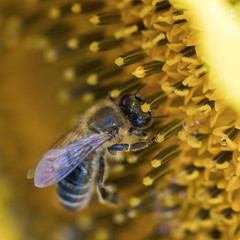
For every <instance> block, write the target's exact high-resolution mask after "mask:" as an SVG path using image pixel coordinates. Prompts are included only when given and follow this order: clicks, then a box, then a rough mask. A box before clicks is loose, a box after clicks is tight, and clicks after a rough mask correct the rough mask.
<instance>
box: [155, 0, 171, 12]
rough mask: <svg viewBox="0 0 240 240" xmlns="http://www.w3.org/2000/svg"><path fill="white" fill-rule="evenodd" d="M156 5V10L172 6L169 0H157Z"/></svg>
mask: <svg viewBox="0 0 240 240" xmlns="http://www.w3.org/2000/svg"><path fill="white" fill-rule="evenodd" d="M154 5H155V12H160V11H164V10H168V9H169V8H170V7H171V4H170V3H169V1H167V0H159V1H155V3H154Z"/></svg>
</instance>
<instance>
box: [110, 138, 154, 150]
mask: <svg viewBox="0 0 240 240" xmlns="http://www.w3.org/2000/svg"><path fill="white" fill-rule="evenodd" d="M154 139H155V137H154V138H152V139H151V140H149V141H143V142H136V143H132V144H114V145H112V146H110V147H109V148H108V151H109V152H110V153H113V154H114V152H115V151H122V152H130V151H133V152H137V151H140V150H143V149H145V148H147V147H148V146H150V145H151V144H152V143H153V142H154Z"/></svg>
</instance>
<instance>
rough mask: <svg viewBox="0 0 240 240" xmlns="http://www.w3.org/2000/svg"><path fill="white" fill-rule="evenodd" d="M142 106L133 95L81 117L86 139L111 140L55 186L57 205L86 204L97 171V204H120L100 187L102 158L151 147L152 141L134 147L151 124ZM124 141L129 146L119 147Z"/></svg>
mask: <svg viewBox="0 0 240 240" xmlns="http://www.w3.org/2000/svg"><path fill="white" fill-rule="evenodd" d="M142 103H143V100H142V99H140V98H139V97H136V96H135V95H124V96H123V97H122V98H121V99H120V101H119V103H118V104H115V103H113V102H111V101H103V103H100V104H99V105H96V107H95V106H94V107H95V108H94V107H93V108H91V109H90V110H89V111H88V112H86V113H85V114H84V115H83V116H82V119H80V124H82V125H83V129H84V130H83V131H84V132H85V134H86V135H91V134H97V133H101V132H109V133H111V134H112V138H111V139H110V140H109V141H107V142H106V145H105V146H101V147H99V148H98V151H95V152H94V153H92V154H91V155H89V156H88V157H87V158H86V159H85V160H84V161H82V162H81V163H80V165H79V166H78V167H77V168H75V169H74V170H73V171H72V172H71V173H70V174H69V175H68V176H67V177H65V178H64V179H63V180H61V181H60V182H58V186H57V192H58V195H59V199H60V202H61V203H62V204H63V205H64V207H66V208H67V209H68V210H72V211H74V210H77V209H78V210H79V209H81V208H83V207H85V206H86V205H87V204H88V202H89V200H90V197H91V192H92V184H93V182H94V180H95V174H96V172H97V171H98V175H99V177H98V181H97V182H98V184H97V190H98V194H99V197H100V200H107V201H108V202H110V203H113V204H115V203H119V202H120V198H119V197H118V195H117V194H116V193H115V192H112V191H110V189H108V188H107V187H106V186H105V185H104V167H105V164H106V163H105V161H104V157H106V158H108V157H109V156H111V154H114V156H115V157H117V155H118V154H120V152H123V151H138V150H141V149H143V148H146V147H147V146H148V145H150V144H151V143H152V140H151V141H143V142H137V143H136V139H139V136H141V134H139V133H141V132H142V130H143V129H145V128H147V127H148V126H149V123H150V121H151V113H150V112H148V113H144V112H142V110H141V105H142ZM84 124H85V125H84ZM132 130H134V131H132ZM136 133H137V134H136ZM126 135H128V136H127V138H126ZM124 141H128V142H129V143H128V144H122V142H124ZM132 143H133V144H132Z"/></svg>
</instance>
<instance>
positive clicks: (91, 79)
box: [87, 74, 98, 86]
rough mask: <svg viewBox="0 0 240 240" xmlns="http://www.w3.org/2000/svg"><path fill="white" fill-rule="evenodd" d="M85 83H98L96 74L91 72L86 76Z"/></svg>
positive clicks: (92, 84)
mask: <svg viewBox="0 0 240 240" xmlns="http://www.w3.org/2000/svg"><path fill="white" fill-rule="evenodd" d="M87 83H88V84H89V85H91V86H94V85H96V84H97V83H98V79H97V75H96V74H92V75H90V76H89V77H88V78H87Z"/></svg>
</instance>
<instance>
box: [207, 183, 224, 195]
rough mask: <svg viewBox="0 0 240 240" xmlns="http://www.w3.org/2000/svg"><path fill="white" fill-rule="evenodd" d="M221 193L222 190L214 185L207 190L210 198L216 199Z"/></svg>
mask: <svg viewBox="0 0 240 240" xmlns="http://www.w3.org/2000/svg"><path fill="white" fill-rule="evenodd" d="M221 192H222V189H219V188H218V187H217V186H216V185H212V186H210V187H209V188H208V193H209V194H210V196H211V198H216V197H217V196H218V195H219V193H221Z"/></svg>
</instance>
